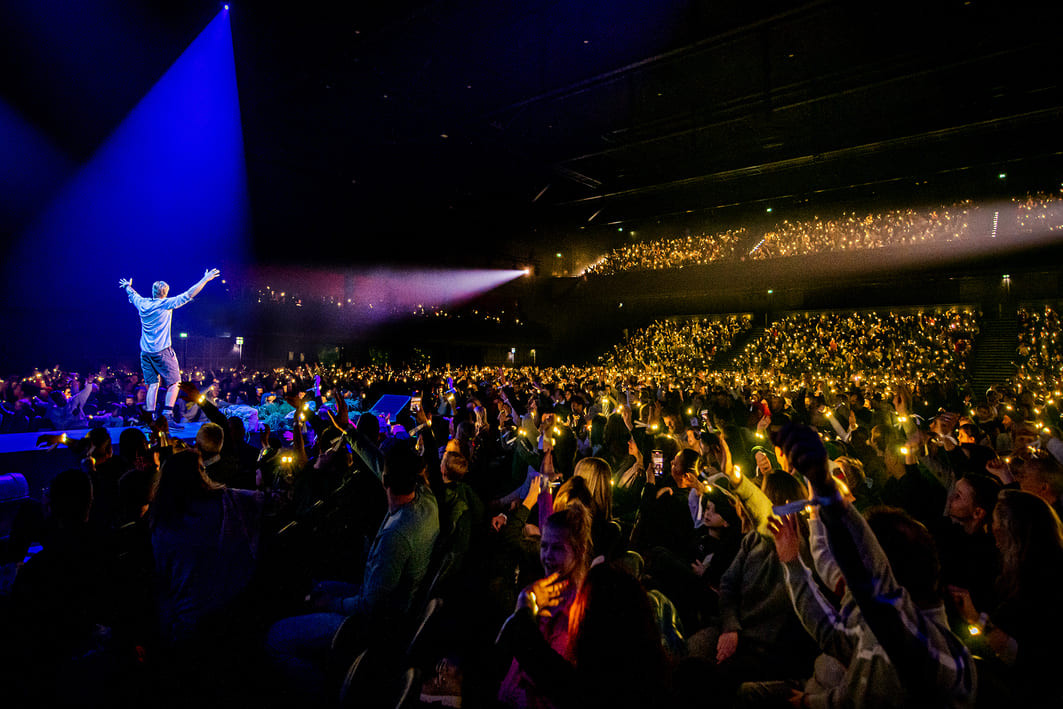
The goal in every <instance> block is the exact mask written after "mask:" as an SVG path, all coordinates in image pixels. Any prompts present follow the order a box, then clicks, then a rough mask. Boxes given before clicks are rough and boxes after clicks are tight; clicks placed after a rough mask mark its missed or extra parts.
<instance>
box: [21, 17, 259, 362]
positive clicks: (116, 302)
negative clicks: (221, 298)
mask: <svg viewBox="0 0 1063 709" xmlns="http://www.w3.org/2000/svg"><path fill="white" fill-rule="evenodd" d="M248 226H249V206H248V196H247V175H246V168H245V164H244V146H243V133H242V128H241V123H240V104H239V96H238V93H237V85H236V66H235V61H234V56H233V43H232V34H231V28H230V24H229V13H228V12H225V11H221V12H219V13H218V15H217V16H216V17H215V18H214V19H213V20H212V21H211V22H210V24H209V25H208V26H207V27H206V28H205V29H204V30H203V32H201V33H200V35H199V36H198V37H197V38H196V39H195V40H194V41H193V42H192V44H191V45H189V47H188V48H187V49H186V50H185V51H184V52H183V53H182V55H181V56H180V57H179V58H178V59H177V61H176V62H174V64H173V65H172V66H171V67H170V69H169V70H168V71H167V72H166V73H165V74H164V75H163V76H162V78H161V79H159V81H158V82H157V83H156V84H155V85H154V86H153V87H152V89H151V90H150V91H149V92H148V94H147V95H146V96H145V97H144V98H143V99H142V100H141V102H140V103H139V104H138V105H137V106H136V107H135V108H134V109H133V111H131V112H130V114H129V115H128V116H127V117H126V118H125V120H123V121H122V123H121V124H120V125H119V127H118V128H117V129H116V130H115V132H114V133H113V134H112V135H111V136H110V137H109V138H108V139H107V141H106V142H105V143H104V145H103V146H102V147H101V148H100V149H99V150H98V151H97V153H96V154H95V155H94V156H93V157H92V159H91V160H90V161H89V163H88V164H87V165H85V167H84V168H83V169H82V170H81V171H80V172H79V173H78V174H77V176H76V177H75V178H74V179H73V180H72V181H71V182H70V183H69V184H68V185H67V186H66V187H65V188H64V189H63V190H62V191H61V192H60V193H59V195H58V197H56V199H55V200H54V201H53V203H52V204H51V205H50V207H49V208H48V209H47V210H46V212H45V213H44V214H43V215H42V216H41V217H40V218H39V219H38V220H37V221H36V222H35V223H34V224H33V225H32V226H31V227H30V228H29V229H28V230H27V232H25V233H24V234H23V235H22V236H21V237H20V238H19V239H18V243H17V244H16V247H15V249H13V252H14V253H13V256H14V258H12V259H11V260H10V263H9V265H8V266H7V267H6V269H5V270H6V271H7V272H8V274H9V275H12V271H13V270H14V271H15V273H14V278H13V279H12V278H9V279H8V283H9V284H11V285H9V287H10V288H23V287H25V284H24V280H25V278H26V274H25V272H24V270H22V269H24V268H25V265H26V264H34V263H42V262H46V263H53V264H59V266H60V271H59V273H57V274H55V275H56V276H57V277H59V278H60V279H61V283H62V288H59V289H54V290H53V292H56V293H62V297H61V298H58V299H57V300H56V301H50V300H49V298H48V297H47V296H45V298H43V299H38V300H37V301H35V302H33V303H32V304H31V305H30V306H29V307H30V309H31V310H33V311H37V312H35V313H30V316H31V317H33V316H36V315H37V314H39V313H40V312H47V313H49V314H50V315H51V318H49V320H50V321H51V322H52V323H53V326H58V327H76V325H77V324H78V323H77V321H78V319H79V318H81V317H83V316H84V314H86V313H92V316H93V318H94V322H95V323H96V324H97V326H98V327H106V325H107V324H110V323H112V322H114V323H119V326H118V327H116V328H114V329H113V330H112V332H110V333H107V334H113V335H115V336H121V337H122V338H123V339H127V340H128V341H129V344H130V346H131V347H135V343H136V337H135V330H136V327H137V323H136V318H135V317H133V315H134V313H132V310H131V309H130V308H129V306H128V304H127V303H126V302H125V301H126V299H125V297H124V295H123V294H122V293H121V292H120V291H119V290H118V288H117V287H116V286H115V284H116V283H117V279H118V278H119V277H125V276H131V277H133V280H134V285H135V286H136V287H138V289H139V290H140V291H141V293H144V292H146V291H147V290H150V284H151V282H152V281H154V280H158V279H163V280H166V281H168V282H170V283H171V285H172V287H173V288H175V289H183V288H185V287H187V285H190V284H191V283H192V282H194V281H195V280H196V279H198V278H199V276H201V275H202V272H203V269H204V268H206V267H209V266H216V265H224V264H226V263H239V262H242V261H243V259H244V258H245V255H246V253H247V236H248ZM78 311H81V312H78ZM127 311H128V312H127ZM56 314H60V315H61V316H62V317H64V318H68V319H69V320H70V322H60V323H55V320H54V318H55V316H56ZM119 333H120V334H119ZM81 354H82V355H83V354H84V353H83V352H82V353H81ZM50 356H51V355H50ZM57 356H59V353H56V354H55V357H57ZM55 357H51V358H53V359H54V358H55Z"/></svg>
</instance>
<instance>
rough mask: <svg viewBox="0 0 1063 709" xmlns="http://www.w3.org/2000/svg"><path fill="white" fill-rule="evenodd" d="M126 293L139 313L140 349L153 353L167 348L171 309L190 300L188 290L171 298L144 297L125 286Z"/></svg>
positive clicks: (171, 317) (168, 344)
mask: <svg viewBox="0 0 1063 709" xmlns="http://www.w3.org/2000/svg"><path fill="white" fill-rule="evenodd" d="M126 293H128V294H129V302H130V303H132V304H133V307H135V308H136V309H137V312H138V313H140V351H141V352H147V353H148V354H154V353H156V352H162V351H163V350H165V349H167V348H169V347H170V345H171V341H170V322H171V321H172V320H173V309H174V308H180V307H181V306H182V305H187V304H188V303H191V302H192V295H191V294H190V293H189V291H185V292H184V293H182V294H181V295H175V296H174V297H173V298H145V297H144V296H142V295H140V294H139V293H137V292H136V291H135V290H133V288H132V287H128V286H127V287H126Z"/></svg>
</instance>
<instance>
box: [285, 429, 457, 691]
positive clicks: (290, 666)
mask: <svg viewBox="0 0 1063 709" xmlns="http://www.w3.org/2000/svg"><path fill="white" fill-rule="evenodd" d="M422 465H423V462H422V459H421V458H420V457H419V456H418V455H417V454H416V453H415V452H414V450H413V448H412V446H410V445H409V441H394V442H393V443H392V444H391V445H390V446H389V447H388V449H387V451H386V453H385V459H384V473H383V482H384V490H385V492H386V493H387V502H388V513H387V516H386V517H385V518H384V522H383V523H382V524H381V525H380V529H379V531H378V532H377V535H376V539H374V540H373V544H372V548H371V550H370V552H369V560H368V562H367V564H366V567H365V574H364V576H363V580H362V583H361V585H356V584H345V583H338V582H333V583H323V584H320V585H319V586H318V588H317V589H316V590H315V591H314V593H313V594H312V602H313V605H314V606H315V607H316V608H317V609H319V611H320V612H317V613H311V614H309V615H300V616H295V617H292V618H286V619H284V620H281V621H279V622H277V623H275V624H274V625H273V627H271V628H270V630H269V634H268V636H267V639H266V649H267V652H268V653H269V655H270V657H271V658H272V659H273V660H274V662H275V663H276V664H277V665H278V666H279V668H280V669H281V670H282V671H283V673H284V679H285V681H286V682H287V684H288V685H289V687H290V688H294V689H296V690H297V691H299V692H300V694H301V695H304V696H306V697H317V698H320V697H321V693H322V692H323V691H324V689H325V687H324V666H325V662H326V659H327V653H328V651H329V648H330V647H331V643H332V638H333V636H334V635H335V634H336V631H337V630H339V628H340V626H341V625H343V624H344V621H346V620H347V619H348V618H353V619H354V620H353V622H354V630H353V631H352V635H353V636H354V640H353V641H352V643H353V644H358V645H361V646H363V647H364V646H365V645H367V644H368V643H369V642H370V641H372V640H375V639H383V638H386V637H387V636H393V634H394V633H396V632H398V631H399V630H400V629H403V628H405V627H406V625H407V618H408V616H409V613H410V612H411V604H412V603H413V600H414V596H415V594H416V593H417V590H418V589H419V588H420V586H421V583H422V582H423V581H424V578H425V574H426V573H427V571H428V565H429V561H430V560H431V556H432V548H433V546H434V545H435V542H436V538H437V537H438V536H439V511H438V507H437V503H436V499H435V497H434V496H433V495H432V493H431V491H430V490H429V489H428V488H427V486H425V485H423V484H420V483H419V481H420V480H421V472H422Z"/></svg>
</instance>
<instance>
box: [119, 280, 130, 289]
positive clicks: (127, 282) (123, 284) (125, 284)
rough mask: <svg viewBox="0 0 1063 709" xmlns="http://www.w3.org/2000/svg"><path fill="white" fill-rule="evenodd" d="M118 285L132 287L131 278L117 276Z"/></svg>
mask: <svg viewBox="0 0 1063 709" xmlns="http://www.w3.org/2000/svg"><path fill="white" fill-rule="evenodd" d="M118 287H119V288H132V287H133V279H132V278H119V279H118Z"/></svg>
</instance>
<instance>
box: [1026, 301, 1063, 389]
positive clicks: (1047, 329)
mask: <svg viewBox="0 0 1063 709" xmlns="http://www.w3.org/2000/svg"><path fill="white" fill-rule="evenodd" d="M1018 319H1019V346H1018V349H1017V350H1016V354H1017V358H1016V360H1015V366H1016V367H1017V368H1018V372H1019V376H1020V377H1021V378H1023V379H1025V378H1026V377H1031V376H1032V377H1039V378H1040V379H1041V380H1042V381H1044V377H1045V376H1046V375H1047V376H1048V377H1049V379H1048V382H1047V383H1048V384H1049V385H1051V386H1058V385H1059V384H1060V374H1061V372H1063V343H1061V342H1060V339H1059V337H1060V324H1061V323H1060V319H1059V308H1058V306H1055V307H1054V306H1052V305H1044V306H1041V307H1038V308H1025V307H1021V308H1019V311H1018Z"/></svg>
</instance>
